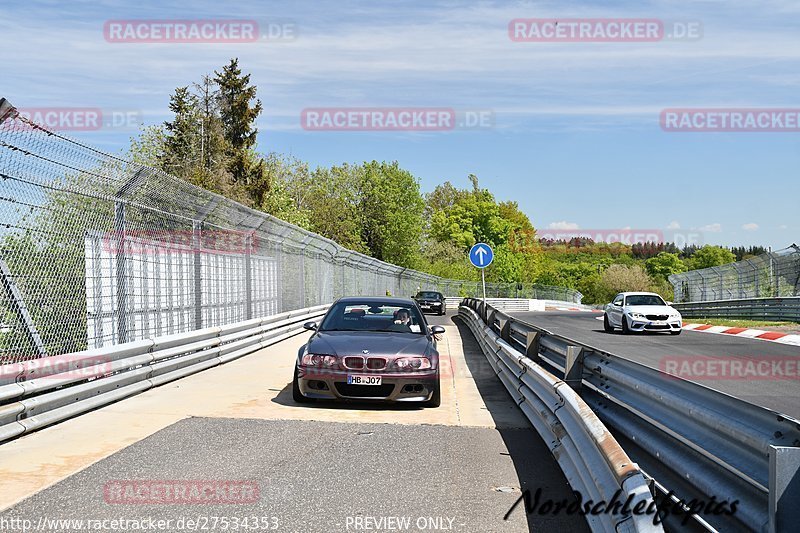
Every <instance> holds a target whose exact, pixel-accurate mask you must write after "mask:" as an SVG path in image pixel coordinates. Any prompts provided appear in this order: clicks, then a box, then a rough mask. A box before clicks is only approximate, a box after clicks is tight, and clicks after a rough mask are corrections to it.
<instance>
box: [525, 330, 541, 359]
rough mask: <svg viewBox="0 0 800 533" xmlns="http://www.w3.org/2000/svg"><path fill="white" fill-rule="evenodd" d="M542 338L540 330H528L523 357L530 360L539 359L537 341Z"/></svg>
mask: <svg viewBox="0 0 800 533" xmlns="http://www.w3.org/2000/svg"><path fill="white" fill-rule="evenodd" d="M541 340H542V333H541V332H540V331H529V332H528V333H527V335H526V336H525V357H527V358H528V359H530V360H531V361H537V362H539V361H541V360H542V358H541V357H540V356H539V342H540V341H541Z"/></svg>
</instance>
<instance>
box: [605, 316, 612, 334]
mask: <svg viewBox="0 0 800 533" xmlns="http://www.w3.org/2000/svg"><path fill="white" fill-rule="evenodd" d="M603 329H604V330H606V333H611V332H613V331H614V326H612V325H611V323H610V322H609V321H608V315H603Z"/></svg>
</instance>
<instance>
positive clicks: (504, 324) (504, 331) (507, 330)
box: [500, 318, 511, 342]
mask: <svg viewBox="0 0 800 533" xmlns="http://www.w3.org/2000/svg"><path fill="white" fill-rule="evenodd" d="M500 338H501V339H503V340H504V341H506V342H511V320H509V319H507V318H501V319H500Z"/></svg>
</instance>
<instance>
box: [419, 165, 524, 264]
mask: <svg viewBox="0 0 800 533" xmlns="http://www.w3.org/2000/svg"><path fill="white" fill-rule="evenodd" d="M469 179H470V181H471V182H472V191H460V190H458V189H455V188H454V187H452V185H451V184H450V183H446V184H445V185H444V186H441V188H440V187H437V188H436V189H435V190H434V191H433V193H431V195H429V196H428V206H429V208H428V213H429V215H430V224H429V228H428V234H429V236H430V237H431V238H432V239H434V240H437V241H440V242H452V243H454V244H456V245H457V246H459V247H461V248H462V249H464V250H466V249H468V248H469V247H470V246H472V245H473V244H475V243H476V242H485V243H487V244H490V245H492V246H499V245H501V244H507V243H508V235H509V230H510V229H511V228H512V227H514V224H513V223H512V222H510V221H509V220H506V219H505V218H503V217H502V216H501V212H500V206H499V205H498V204H497V202H495V199H494V196H492V194H491V193H490V192H489V191H488V190H487V189H481V188H480V187H479V185H478V178H477V177H476V176H475V175H474V174H470V176H469Z"/></svg>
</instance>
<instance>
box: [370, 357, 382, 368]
mask: <svg viewBox="0 0 800 533" xmlns="http://www.w3.org/2000/svg"><path fill="white" fill-rule="evenodd" d="M367 368H369V369H370V370H383V369H384V368H386V359H384V358H383V357H370V358H369V359H367Z"/></svg>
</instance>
